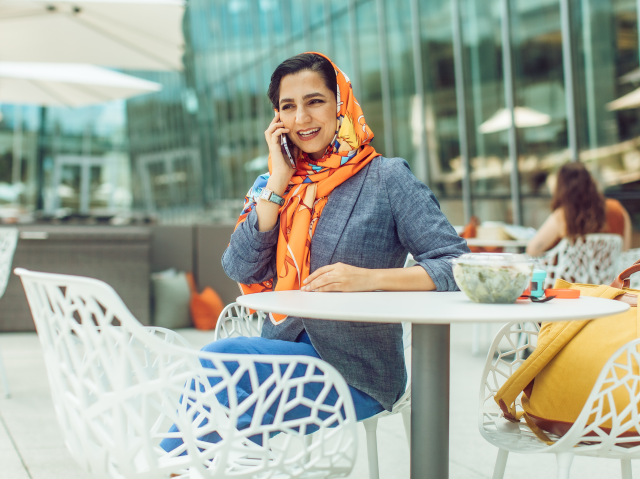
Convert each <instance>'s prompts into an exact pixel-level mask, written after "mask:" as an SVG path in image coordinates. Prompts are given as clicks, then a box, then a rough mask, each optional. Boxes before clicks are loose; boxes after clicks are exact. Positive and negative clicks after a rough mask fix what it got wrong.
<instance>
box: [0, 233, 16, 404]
mask: <svg viewBox="0 0 640 479" xmlns="http://www.w3.org/2000/svg"><path fill="white" fill-rule="evenodd" d="M17 245H18V229H17V228H0V298H2V296H4V292H5V291H6V290H7V283H8V282H9V275H10V274H11V263H13V254H14V253H15V251H16V246H17ZM0 380H2V386H3V387H4V397H5V398H8V397H10V396H11V391H10V390H9V381H8V380H7V373H6V371H5V369H4V364H3V362H2V356H0Z"/></svg>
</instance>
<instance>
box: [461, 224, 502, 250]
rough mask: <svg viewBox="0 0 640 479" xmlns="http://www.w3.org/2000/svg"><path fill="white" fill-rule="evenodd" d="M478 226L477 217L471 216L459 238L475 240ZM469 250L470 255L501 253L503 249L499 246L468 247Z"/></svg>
mask: <svg viewBox="0 0 640 479" xmlns="http://www.w3.org/2000/svg"><path fill="white" fill-rule="evenodd" d="M478 226H480V220H479V219H478V217H477V216H472V217H471V219H470V220H469V223H467V225H466V226H465V227H464V230H462V233H460V237H461V238H465V239H468V238H475V237H476V236H477V234H478ZM469 250H470V251H471V252H472V253H502V251H503V248H502V247H501V246H469Z"/></svg>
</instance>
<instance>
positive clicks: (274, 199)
mask: <svg viewBox="0 0 640 479" xmlns="http://www.w3.org/2000/svg"><path fill="white" fill-rule="evenodd" d="M260 199H262V200H265V201H270V202H271V203H275V204H276V205H278V206H282V205H284V198H283V197H282V196H280V195H277V194H275V193H274V192H273V191H271V190H270V189H269V188H262V191H261V192H260Z"/></svg>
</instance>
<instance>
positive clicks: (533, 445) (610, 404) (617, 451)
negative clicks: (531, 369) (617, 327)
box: [478, 323, 640, 479]
mask: <svg viewBox="0 0 640 479" xmlns="http://www.w3.org/2000/svg"><path fill="white" fill-rule="evenodd" d="M537 337H538V326H537V325H536V324H532V323H526V324H523V323H510V324H507V325H506V326H504V327H503V328H502V329H501V330H500V332H498V334H497V335H496V337H495V339H494V340H493V344H492V345H491V349H490V350H489V355H488V357H487V362H486V365H485V368H484V372H483V374H482V383H481V385H480V407H479V411H478V412H479V416H478V427H479V429H480V433H481V434H482V436H483V437H484V438H485V439H486V440H487V441H488V442H490V443H491V444H493V445H494V446H496V447H497V448H498V449H499V450H498V458H497V460H496V465H495V469H494V472H493V479H502V478H503V477H504V473H505V468H506V465H507V459H508V456H509V453H510V452H518V453H523V454H537V453H549V454H556V457H557V461H558V478H559V479H569V470H570V468H571V462H572V461H573V457H574V456H576V455H580V456H594V457H603V458H609V459H619V460H620V461H621V468H622V479H632V477H631V459H638V458H640V445H639V443H640V438H639V437H638V436H623V434H624V433H625V432H626V431H628V430H630V429H635V431H640V415H638V407H639V406H640V395H638V394H637V385H638V383H639V382H640V375H639V373H638V372H637V371H638V364H640V353H639V352H638V346H639V345H640V339H636V340H634V341H631V342H629V343H627V344H626V345H625V346H623V347H622V348H620V349H619V350H618V351H616V353H614V354H613V355H612V356H611V358H610V359H609V360H608V361H607V363H606V364H605V365H604V367H603V368H602V371H601V373H600V375H599V376H598V379H597V381H596V383H595V385H594V386H593V389H592V390H591V393H590V395H589V398H588V400H587V402H586V403H585V405H584V407H583V408H582V412H581V413H580V415H579V416H578V419H577V420H576V422H575V423H574V425H573V426H572V427H571V429H569V431H568V432H567V434H565V435H564V436H563V437H561V438H560V437H558V436H555V435H553V434H548V436H549V437H550V438H551V439H552V440H553V441H555V442H554V444H553V445H550V446H549V445H547V444H546V443H544V442H542V441H541V440H540V439H538V437H537V436H536V435H535V434H534V433H533V432H532V431H531V429H529V427H528V426H527V424H526V422H525V421H524V420H522V421H521V422H520V423H517V424H516V423H511V422H509V421H507V420H506V419H504V416H503V414H502V411H501V409H500V408H499V407H498V405H497V404H496V402H495V401H494V399H493V397H494V396H495V394H496V392H497V391H498V390H499V389H500V387H501V386H502V385H503V384H504V383H505V382H506V381H507V379H508V378H509V377H510V376H511V374H513V372H514V371H515V370H516V369H517V368H518V367H519V366H520V364H522V362H523V361H524V359H523V357H524V354H523V353H524V351H525V350H526V349H527V348H530V347H535V344H536V340H537ZM634 369H635V370H636V371H635V372H634ZM616 389H622V390H625V391H628V392H629V393H630V394H629V405H628V406H627V407H626V408H625V409H623V410H622V411H617V410H615V403H614V401H613V397H612V392H613V391H614V390H616ZM519 401H520V397H519V398H518V400H517V404H519ZM518 408H519V409H520V410H522V409H521V407H520V406H518ZM609 408H611V409H609ZM590 418H591V421H589V419H590ZM607 419H609V420H612V423H613V425H614V427H612V428H611V430H610V431H607V430H606V429H603V428H601V427H599V424H602V423H604V422H605V421H606V420H607ZM514 477H515V476H514Z"/></svg>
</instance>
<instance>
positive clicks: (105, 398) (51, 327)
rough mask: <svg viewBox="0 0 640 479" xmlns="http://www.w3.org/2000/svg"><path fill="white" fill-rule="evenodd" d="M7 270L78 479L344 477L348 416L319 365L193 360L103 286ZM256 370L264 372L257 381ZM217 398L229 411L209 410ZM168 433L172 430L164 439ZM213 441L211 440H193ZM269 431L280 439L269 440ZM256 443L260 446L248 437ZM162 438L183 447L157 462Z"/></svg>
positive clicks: (343, 397) (181, 344) (351, 445)
mask: <svg viewBox="0 0 640 479" xmlns="http://www.w3.org/2000/svg"><path fill="white" fill-rule="evenodd" d="M15 272H16V274H17V275H18V276H20V278H21V280H22V284H23V286H24V288H25V292H26V295H27V299H28V301H29V306H30V308H31V312H32V315H33V318H34V321H35V323H36V327H37V330H38V337H39V338H40V342H41V345H42V350H43V353H44V358H45V364H46V366H47V373H48V376H49V383H50V386H51V392H52V397H53V402H54V406H55V410H56V414H57V417H58V421H59V423H60V426H61V427H62V430H63V434H64V441H65V443H66V444H67V446H68V448H69V450H70V451H71V453H72V455H73V457H74V458H75V459H76V461H78V463H79V464H80V465H81V466H82V468H83V469H84V470H86V471H89V472H92V473H94V474H99V475H101V476H103V477H105V476H106V477H111V478H113V479H124V478H127V479H143V478H144V479H150V478H154V479H156V478H158V479H160V478H169V477H180V478H184V479H186V478H190V479H204V478H214V477H215V478H218V477H221V478H222V477H224V478H247V479H248V478H252V479H253V478H256V479H257V478H267V477H268V478H291V477H296V478H311V477H313V478H318V477H321V478H329V477H344V476H347V475H348V474H349V473H350V472H351V470H352V468H353V464H354V461H355V456H356V451H357V432H356V416H355V410H354V407H353V403H352V400H351V397H350V394H349V389H348V386H347V384H346V382H345V381H344V379H343V378H342V376H340V374H339V373H338V372H337V371H336V370H335V369H334V368H333V367H331V366H330V365H329V364H327V363H325V362H323V361H320V360H318V359H315V358H310V357H303V356H287V357H277V356H256V355H234V354H214V353H207V352H201V351H196V350H193V349H191V348H190V347H188V343H187V342H186V341H185V340H184V339H182V337H181V336H179V335H178V334H176V333H174V332H172V331H169V330H165V329H161V328H145V327H143V326H142V325H141V324H140V323H139V322H138V321H137V320H136V319H135V318H134V317H133V316H132V315H131V313H130V312H129V310H128V309H127V307H126V306H125V305H124V303H123V302H122V300H121V299H120V298H119V297H118V295H117V294H116V292H115V291H114V290H113V289H112V288H111V287H110V286H109V285H107V284H106V283H103V282H102V281H98V280H95V279H90V278H83V277H77V276H67V275H59V274H49V273H37V272H31V271H27V270H24V269H16V271H15ZM202 361H207V362H210V363H211V364H212V365H213V366H214V367H213V368H212V367H204V366H203V365H202V364H201V362H202ZM257 365H261V366H264V365H267V366H268V367H269V368H271V369H270V371H271V374H270V375H269V377H268V379H267V380H265V381H264V382H262V383H259V380H258V378H257V372H256V366H257ZM234 368H236V369H235V370H234ZM295 371H297V372H295ZM243 376H244V377H245V378H247V377H248V378H249V380H250V384H251V391H250V394H249V395H248V396H247V397H245V398H242V397H238V396H239V395H238V394H237V392H236V384H237V383H238V381H240V379H241V378H242V377H243ZM309 384H313V385H314V386H313V387H318V388H319V389H320V390H321V393H320V395H319V396H318V399H315V400H313V399H309V398H307V397H305V396H304V394H303V389H304V388H305V386H306V385H309ZM332 390H333V391H335V392H337V395H338V399H337V400H336V402H335V403H333V404H326V403H325V401H324V399H323V397H325V395H326V394H328V393H329V391H332ZM221 393H226V394H227V396H228V403H229V406H228V407H226V406H224V405H223V404H221V403H220V402H219V401H218V397H219V394H221ZM272 404H279V406H278V409H277V414H275V417H274V418H273V420H272V421H271V424H267V422H269V421H264V422H265V424H263V417H265V416H264V411H266V410H267V409H268V408H269V407H270V406H271V405H272ZM298 406H302V407H307V408H308V411H309V413H308V414H309V416H308V417H305V418H298V419H295V420H290V419H287V417H286V413H287V412H289V411H291V410H292V408H294V407H298ZM252 408H255V412H254V413H253V416H252V419H251V422H250V424H249V425H248V427H247V428H244V429H243V428H241V429H238V428H237V427H236V425H237V420H238V418H239V417H240V415H242V414H244V413H245V412H247V410H251V409H252ZM172 424H173V425H176V426H177V428H178V431H179V432H175V433H171V432H168V431H169V429H170V426H171V425H172ZM308 428H314V429H315V428H318V429H319V430H318V431H317V432H316V434H315V435H316V437H317V440H316V441H314V442H313V444H309V443H308V442H307V441H305V440H304V437H305V433H306V432H307V429H308ZM214 432H216V433H217V434H218V435H219V436H220V438H221V440H219V442H215V443H214V442H208V441H204V440H202V439H201V438H202V437H203V436H205V435H207V434H213V433H214ZM278 432H286V434H280V435H279V436H278V437H276V438H273V439H270V436H272V435H274V434H276V433H278ZM256 436H259V437H261V438H262V443H263V444H264V445H259V444H256V442H254V441H252V440H250V439H249V438H250V437H253V438H254V439H255V437H256ZM163 438H180V439H182V441H183V443H184V444H183V445H182V446H180V447H177V448H175V449H174V450H172V451H171V452H165V451H164V449H162V448H161V447H160V446H159V443H160V441H161V440H162V439H163ZM183 453H186V454H184V455H181V454H183Z"/></svg>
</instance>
